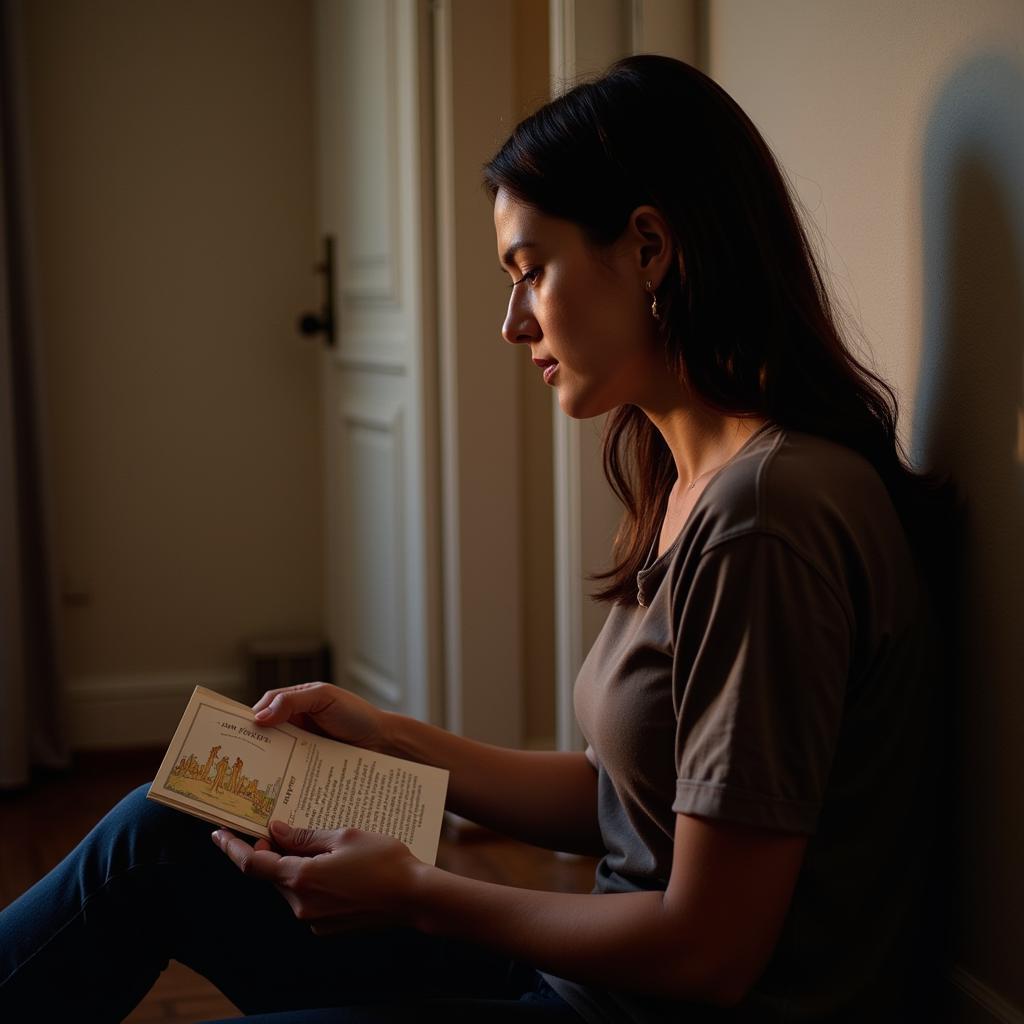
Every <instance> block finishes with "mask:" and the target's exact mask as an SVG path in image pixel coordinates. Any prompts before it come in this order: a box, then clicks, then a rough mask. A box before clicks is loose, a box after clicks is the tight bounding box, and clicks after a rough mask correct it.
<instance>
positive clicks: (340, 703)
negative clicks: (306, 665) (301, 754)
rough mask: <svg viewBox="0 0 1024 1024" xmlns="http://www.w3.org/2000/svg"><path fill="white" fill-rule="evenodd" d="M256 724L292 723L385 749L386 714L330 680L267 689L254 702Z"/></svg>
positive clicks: (373, 747) (302, 727)
mask: <svg viewBox="0 0 1024 1024" xmlns="http://www.w3.org/2000/svg"><path fill="white" fill-rule="evenodd" d="M253 711H254V712H255V713H256V724H257V725H280V724H281V723H282V722H290V723H291V724H292V725H297V726H298V727H299V728H300V729H307V730H309V732H315V733H320V734H321V735H323V736H331V737H333V738H334V739H336V740H343V741H344V742H345V743H353V744H355V745H356V746H360V747H368V748H370V749H371V750H377V751H383V749H384V743H385V738H384V721H385V713H384V712H383V711H381V710H380V709H379V708H375V707H374V706H373V705H372V704H371V703H370V702H369V701H367V700H363V698H362V697H357V696H356V694H354V693H350V692H349V691H348V690H342V689H341V688H340V687H337V686H332V685H331V684H330V683H300V684H299V685H298V686H285V687H282V688H281V689H278V690H267V692H266V693H265V694H263V696H262V697H260V699H259V700H258V701H257V702H256V703H255V704H254V705H253Z"/></svg>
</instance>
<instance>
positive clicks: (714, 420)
mask: <svg viewBox="0 0 1024 1024" xmlns="http://www.w3.org/2000/svg"><path fill="white" fill-rule="evenodd" d="M644 412H645V413H646V415H647V417H648V418H649V419H650V420H651V422H652V423H653V424H654V425H655V426H656V427H657V428H658V431H659V432H660V433H661V436H662V437H663V438H664V439H665V443H666V444H667V445H668V447H669V450H670V451H671V452H672V459H673V461H674V462H675V466H676V483H675V488H674V491H675V493H676V494H677V495H678V494H681V493H684V492H686V491H687V490H689V489H690V488H691V487H692V486H693V485H694V484H696V483H697V482H698V481H699V480H700V479H701V478H702V477H704V476H708V475H710V474H711V473H713V472H714V471H715V470H716V469H719V468H720V467H721V466H723V465H724V464H725V463H726V462H728V461H729V460H730V459H731V458H732V457H733V456H734V455H735V454H736V453H737V452H738V451H739V450H740V448H742V447H743V445H744V444H746V442H747V441H748V440H749V438H750V436H751V435H752V434H754V433H755V432H756V431H757V430H759V429H760V428H761V427H762V426H764V424H765V423H766V422H767V421H766V420H765V419H764V417H761V416H747V417H742V416H730V415H727V414H725V413H720V412H716V411H715V410H713V409H709V408H708V407H707V406H705V405H699V404H697V403H692V404H687V405H674V406H673V407H670V408H667V409H664V410H657V411H650V410H647V409H645V410H644Z"/></svg>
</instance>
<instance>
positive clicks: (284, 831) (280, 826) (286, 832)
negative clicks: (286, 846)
mask: <svg viewBox="0 0 1024 1024" xmlns="http://www.w3.org/2000/svg"><path fill="white" fill-rule="evenodd" d="M270 831H271V832H273V833H274V835H275V836H280V837H281V838H282V839H287V838H288V836H290V835H291V832H292V830H291V828H290V827H289V826H288V825H286V824H285V823H284V822H283V821H272V822H271V823H270Z"/></svg>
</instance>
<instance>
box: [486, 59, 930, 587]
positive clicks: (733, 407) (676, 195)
mask: <svg viewBox="0 0 1024 1024" xmlns="http://www.w3.org/2000/svg"><path fill="white" fill-rule="evenodd" d="M484 183H485V185H486V187H487V188H488V190H489V192H490V194H491V197H492V199H493V198H494V197H495V196H496V195H497V193H498V190H499V189H504V190H505V191H506V192H507V193H508V194H509V195H510V196H512V197H513V198H514V199H516V200H518V201H520V202H525V203H528V204H530V205H531V206H534V207H536V208H537V209H539V210H540V211H542V212H543V213H545V214H547V215H549V216H553V217H559V218H563V219H565V220H569V221H573V222H574V223H576V224H577V225H579V226H580V228H581V229H582V230H583V231H584V233H585V235H586V236H587V238H588V239H589V240H590V242H591V243H592V244H593V245H595V246H607V245H609V244H611V243H612V242H614V241H615V240H616V239H618V238H619V237H620V235H621V234H622V232H623V230H624V229H625V227H626V225H627V222H628V220H629V217H630V214H631V213H632V212H633V210H635V209H636V208H637V207H638V206H641V205H645V204H650V205H652V206H655V207H657V208H658V209H659V210H660V211H661V213H662V214H663V215H664V217H665V219H666V221H667V222H668V224H669V226H670V229H671V231H672V234H673V243H674V246H675V251H676V253H677V254H678V256H679V259H678V260H677V261H676V264H675V266H674V268H673V269H671V270H670V271H669V273H668V274H667V275H666V278H665V280H664V281H663V282H662V284H661V286H660V287H659V290H658V293H657V298H658V307H659V310H661V311H662V315H661V320H660V325H661V326H660V330H661V335H662V339H663V342H664V346H665V354H666V364H667V367H668V368H669V369H670V370H671V371H672V372H675V373H676V374H678V376H679V378H680V379H681V380H683V381H685V382H686V383H687V384H688V386H689V387H690V388H691V389H692V390H693V391H694V392H695V393H696V394H697V395H699V396H700V398H701V399H702V400H703V401H705V402H706V403H707V404H708V405H709V406H711V407H713V408H715V409H718V410H719V411H722V412H726V413H729V414H731V415H737V416H764V417H767V418H768V419H770V420H772V421H774V422H776V423H778V424H780V425H782V426H784V427H788V428H790V429H794V430H801V431H806V432H808V433H812V434H816V435H819V436H822V437H826V438H829V439H831V440H834V441H837V442H839V443H841V444H844V445H846V446H848V447H850V448H852V449H855V450H856V451H858V452H860V453H861V454H863V455H864V456H865V457H866V458H867V459H868V460H869V461H870V462H871V463H872V464H873V465H874V467H875V468H876V470H877V471H878V473H879V474H880V476H881V478H882V480H883V481H884V482H885V485H886V487H887V488H888V491H889V493H890V495H891V497H892V499H893V502H894V504H895V506H896V509H897V511H898V512H899V514H900V517H901V519H902V521H903V524H904V527H905V529H906V530H907V534H908V537H909V538H910V539H911V542H912V544H914V545H915V547H916V548H918V549H920V548H921V544H920V543H919V542H920V541H921V540H922V538H923V534H922V531H921V526H922V522H923V520H924V519H925V518H926V517H925V516H924V513H925V512H926V511H927V506H928V505H929V504H930V503H931V502H933V500H937V495H938V494H939V492H940V491H941V490H942V486H941V485H940V484H939V482H937V481H936V480H934V479H933V478H932V477H930V476H928V475H925V474H918V473H915V472H913V471H912V470H911V469H910V468H909V466H908V464H907V460H906V456H905V453H904V451H903V449H902V446H901V444H900V440H899V437H898V435H897V432H896V419H897V411H898V410H897V402H896V397H895V395H894V393H893V391H892V389H891V388H890V387H889V386H888V384H886V383H885V381H883V380H882V379H881V378H880V377H879V376H878V375H877V374H876V373H874V372H873V371H872V370H871V369H869V368H868V367H867V366H865V365H864V364H863V363H862V362H860V361H859V360H858V359H856V358H855V357H854V355H853V354H852V353H851V352H850V350H849V349H848V347H847V345H846V343H845V342H844V340H843V337H842V335H841V333H840V330H839V327H838V323H837V315H836V313H835V311H834V310H833V306H832V302H831V301H830V298H829V293H828V289H827V287H826V285H825V281H824V278H823V276H822V274H821V271H820V270H819V269H818V265H817V262H816V260H815V258H814V254H813V252H812V250H811V247H810V245H809V244H808V240H807V237H806V234H805V232H804V229H803V226H802V225H801V222H800V219H799V217H798V216H797V212H796V210H795V208H794V205H793V201H792V199H791V197H790V193H789V189H788V188H787V186H786V182H785V180H784V178H783V176H782V173H781V172H780V170H779V167H778V164H777V163H776V160H775V157H774V155H773V154H772V152H771V150H770V149H769V147H768V145H767V144H766V143H765V141H764V139H763V138H762V137H761V135H760V133H759V132H758V130H757V128H755V126H754V124H753V123H752V122H751V120H750V119H749V118H748V117H747V116H746V114H744V113H743V111H742V110H741V109H740V108H739V106H737V104H736V103H735V102H734V101H733V99H732V98H731V97H730V96H729V95H728V94H727V93H726V92H725V90H723V89H722V88H721V87H720V86H719V85H717V84H716V83H715V82H714V81H712V79H710V78H709V77H708V76H707V75H705V74H703V73H702V72H700V71H698V70H697V69H696V68H693V67H691V66H689V65H688V64H684V63H683V62H681V61H678V60H673V59H671V58H669V57H661V56H654V55H640V56H634V57H627V58H625V59H623V60H620V61H618V62H617V63H616V64H614V65H613V66H612V67H611V69H610V70H609V71H608V72H607V73H606V74H605V75H603V76H602V77H601V78H599V79H597V80H595V81H591V82H585V83H583V84H581V85H578V86H576V87H575V88H574V89H572V90H571V91H569V92H567V93H565V94H564V95H562V96H559V97H558V98H557V99H554V100H552V101H551V102H550V103H548V104H546V105H545V106H543V107H541V108H540V109H539V110H538V111H537V112H536V113H534V114H532V115H531V116H530V117H528V118H526V119H525V120H524V121H522V122H521V123H520V124H519V125H518V126H517V127H516V129H515V131H514V132H513V133H512V135H511V136H510V137H509V138H508V140H507V141H506V142H505V144H504V145H503V146H502V147H501V149H500V150H499V151H498V153H497V155H496V156H495V157H494V158H493V159H492V160H491V161H490V162H489V163H488V164H487V165H486V166H485V168H484ZM604 468H605V475H606V476H607V477H608V481H609V483H610V484H611V486H612V488H613V490H614V491H615V493H616V494H617V495H618V497H619V498H620V500H621V501H622V503H623V505H624V506H625V515H624V518H623V521H622V525H621V527H620V529H619V533H618V535H617V537H616V540H615V547H614V563H615V564H614V566H613V568H612V569H611V570H610V571H608V572H606V573H602V574H599V575H596V576H594V577H592V578H594V579H598V580H607V581H608V582H607V584H606V585H605V586H604V587H603V589H601V590H600V591H598V592H597V593H596V594H595V595H594V596H595V597H596V598H598V599H601V600H609V601H620V602H625V601H633V600H635V598H636V573H637V571H638V570H639V569H640V568H641V567H642V565H643V562H644V559H645V557H646V555H647V553H648V551H649V550H650V548H651V545H652V543H653V541H654V538H655V536H656V534H657V532H658V530H659V528H660V525H661V518H662V514H663V512H664V509H665V504H666V501H667V498H668V493H669V490H670V489H671V486H672V483H673V481H674V479H675V466H674V463H673V460H672V455H671V452H670V451H669V448H668V446H667V445H666V444H665V441H664V439H663V438H662V436H661V434H660V433H659V431H658V430H657V428H656V427H655V426H654V425H653V424H652V423H651V421H650V420H649V419H648V418H647V416H646V415H645V414H644V413H643V412H642V411H641V410H640V409H639V408H637V407H636V406H632V405H624V406H620V407H619V408H618V409H616V410H615V411H614V412H613V413H612V414H611V416H610V417H609V422H608V428H607V431H606V434H605V439H604Z"/></svg>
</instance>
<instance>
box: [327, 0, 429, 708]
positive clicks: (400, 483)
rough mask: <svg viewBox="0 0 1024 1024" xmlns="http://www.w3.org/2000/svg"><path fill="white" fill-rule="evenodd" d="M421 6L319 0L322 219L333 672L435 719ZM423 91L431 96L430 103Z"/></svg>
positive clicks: (425, 75) (384, 700) (410, 0)
mask: <svg viewBox="0 0 1024 1024" xmlns="http://www.w3.org/2000/svg"><path fill="white" fill-rule="evenodd" d="M426 16H427V15H426V11H425V8H424V5H423V4H422V3H418V2H416V0H318V2H317V4H316V75H317V79H316V91H317V104H318V149H319V152H318V160H317V170H318V182H317V196H318V223H319V227H320V231H321V233H322V234H323V235H324V236H325V237H328V236H329V237H331V238H333V239H334V259H333V274H332V277H333V280H332V285H333V290H334V291H333V296H334V320H335V341H334V344H333V346H331V347H329V348H326V349H325V352H324V358H323V371H322V372H323V379H322V387H323V400H324V402H323V408H324V416H325V422H324V430H325V441H326V443H325V452H326V502H327V559H328V565H327V573H326V575H327V616H328V621H327V631H328V638H329V640H330V643H331V647H332V653H333V659H334V665H333V669H334V679H335V681H336V682H337V683H338V684H339V685H341V686H345V687H347V688H349V689H352V690H355V691H357V692H359V693H362V694H363V695H364V696H366V697H368V698H369V699H371V700H372V701H373V702H374V703H376V704H378V705H379V706H382V707H386V708H388V709H391V710H399V711H402V712H404V713H408V714H413V715H416V716H417V717H420V718H426V719H435V720H436V719H438V718H439V717H440V708H441V706H442V695H441V692H440V679H439V676H440V664H441V651H440V650H439V637H440V636H441V628H440V620H439V614H440V613H439V607H440V593H441V588H440V580H439V568H438V567H439V564H440V556H439V551H438V550H437V548H438V543H439V542H438V540H437V538H438V537H439V529H438V525H437V523H438V513H437V497H436V493H437V487H436V485H435V483H434V481H436V480H437V479H438V476H439V473H438V471H437V443H436V429H435V428H434V426H433V424H434V423H435V420H436V409H435V408H434V404H433V398H432V396H433V394H434V392H435V390H436V387H435V386H434V385H433V383H432V382H433V381H434V380H435V379H436V367H435V366H434V365H433V362H432V359H433V356H432V353H433V352H434V351H435V350H436V344H435V338H434V330H435V328H434V324H435V322H436V313H435V310H434V306H433V298H432V295H433V288H434V285H433V280H432V278H431V277H430V275H431V274H432V266H433V260H432V259H431V258H430V254H432V253H433V251H434V239H433V230H432V227H431V221H430V216H429V212H430V209H431V206H430V200H431V188H432V184H431V182H432V172H431V159H432V157H431V146H430V144H429V138H430V134H429V133H430V126H429V124H427V123H425V121H424V111H426V112H428V113H429V110H430V104H429V96H430V83H429V51H427V50H425V49H424V46H425V42H426V41H427V40H428V39H429V31H428V30H427V28H428V26H427V25H426V24H425V21H424V19H425V18H426ZM424 97H426V98H427V100H428V102H426V103H424Z"/></svg>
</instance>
